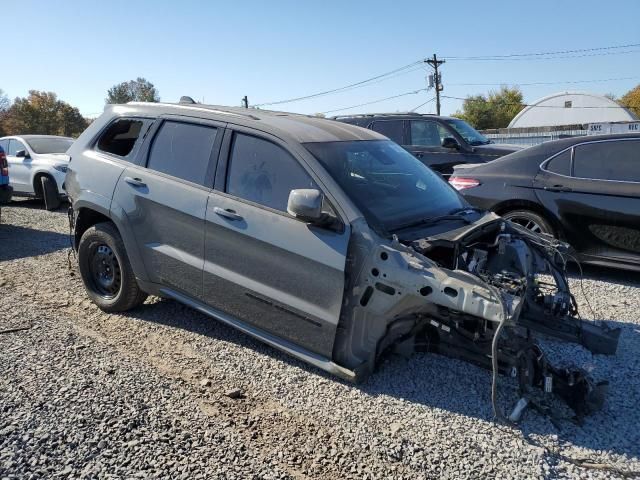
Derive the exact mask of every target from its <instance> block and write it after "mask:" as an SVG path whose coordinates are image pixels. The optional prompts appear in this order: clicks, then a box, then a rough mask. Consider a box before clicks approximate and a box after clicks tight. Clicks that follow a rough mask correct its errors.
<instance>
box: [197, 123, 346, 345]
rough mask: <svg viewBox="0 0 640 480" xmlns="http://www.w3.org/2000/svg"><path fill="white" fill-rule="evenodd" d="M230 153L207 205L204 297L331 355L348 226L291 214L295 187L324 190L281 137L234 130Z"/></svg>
mask: <svg viewBox="0 0 640 480" xmlns="http://www.w3.org/2000/svg"><path fill="white" fill-rule="evenodd" d="M227 150H228V152H229V153H228V154H221V157H222V155H224V158H225V160H226V162H225V163H223V162H222V160H221V163H220V166H219V168H218V173H217V174H216V189H215V190H214V191H213V192H211V194H210V195H209V203H208V206H207V214H206V237H205V249H206V252H205V265H204V295H205V301H206V302H207V303H208V304H209V305H210V306H212V307H214V308H216V309H219V310H222V311H224V312H226V313H228V314H231V315H233V316H234V317H236V318H238V319H240V320H242V321H244V322H246V323H247V324H249V325H252V326H254V327H257V328H259V329H261V330H263V331H266V332H270V333H274V334H276V335H278V336H281V337H284V338H285V339H287V340H290V341H293V342H295V343H297V344H298V345H300V346H302V347H304V348H306V349H308V350H311V351H313V352H315V353H318V354H320V355H323V356H325V357H327V358H330V357H331V353H332V348H333V340H334V337H335V331H336V327H337V324H338V318H339V315H340V308H341V305H342V297H343V292H344V269H345V261H346V252H347V244H348V240H349V228H348V227H345V228H344V230H343V231H341V232H337V231H332V230H327V229H323V228H319V227H315V226H310V225H308V224H306V223H304V222H302V221H300V220H298V219H296V218H294V217H292V216H290V215H289V214H288V213H287V211H286V210H287V200H288V197H289V192H290V191H291V190H292V189H296V188H319V189H321V190H322V187H321V186H319V183H318V181H317V178H316V177H315V176H314V175H313V174H312V173H311V172H310V170H308V168H307V167H306V166H304V165H305V164H304V162H303V161H301V159H300V158H299V156H298V155H296V154H295V153H293V151H292V150H291V149H289V148H288V147H287V145H286V144H284V143H283V142H281V141H280V140H279V139H277V138H275V137H272V136H270V135H268V134H264V133H260V132H255V131H252V130H249V129H245V128H241V127H234V131H233V132H231V131H229V134H228V136H227V137H226V139H225V146H223V152H225V151H227Z"/></svg>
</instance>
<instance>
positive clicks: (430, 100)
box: [409, 97, 436, 112]
mask: <svg viewBox="0 0 640 480" xmlns="http://www.w3.org/2000/svg"><path fill="white" fill-rule="evenodd" d="M435 99H436V97H432V98H430V99H429V100H427V101H426V102H424V103H421V104H420V105H418V106H417V107H414V108H412V109H411V110H409V111H410V112H415V111H416V110H418V109H419V108H420V107H424V106H425V105H426V104H427V103H430V102H433V101H434V100H435Z"/></svg>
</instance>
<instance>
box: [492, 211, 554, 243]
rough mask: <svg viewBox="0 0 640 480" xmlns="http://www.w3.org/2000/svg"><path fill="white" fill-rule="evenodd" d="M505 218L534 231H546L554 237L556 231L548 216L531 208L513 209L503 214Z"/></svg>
mask: <svg viewBox="0 0 640 480" xmlns="http://www.w3.org/2000/svg"><path fill="white" fill-rule="evenodd" d="M502 218H504V219H505V220H510V221H511V222H513V223H517V224H518V225H520V226H522V227H524V228H526V229H527V230H529V231H531V232H533V233H545V234H547V235H551V236H553V237H555V236H556V233H555V231H554V229H553V227H552V226H551V224H550V223H549V222H548V221H547V219H546V218H544V217H543V216H541V215H540V214H538V213H536V212H532V211H531V210H513V211H511V212H507V213H505V214H504V215H502Z"/></svg>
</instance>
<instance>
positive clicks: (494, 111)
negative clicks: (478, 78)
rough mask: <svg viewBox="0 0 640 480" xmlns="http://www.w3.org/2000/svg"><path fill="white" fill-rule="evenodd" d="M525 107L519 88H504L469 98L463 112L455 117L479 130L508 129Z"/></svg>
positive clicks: (463, 105) (465, 102) (464, 104)
mask: <svg viewBox="0 0 640 480" xmlns="http://www.w3.org/2000/svg"><path fill="white" fill-rule="evenodd" d="M524 106H525V105H524V103H523V97H522V92H521V91H520V89H519V88H517V87H513V88H509V87H507V86H502V87H500V90H497V91H495V90H492V91H490V92H489V93H488V95H474V96H469V97H467V98H466V99H465V100H464V103H463V104H462V111H461V112H460V111H458V112H456V113H455V114H454V117H458V118H461V119H463V120H465V121H467V122H468V123H470V124H471V125H473V126H474V127H475V128H477V129H478V130H485V129H489V128H506V127H507V126H508V125H509V122H511V120H512V119H513V117H515V116H516V115H517V114H518V112H519V111H520V110H522V109H523V108H524Z"/></svg>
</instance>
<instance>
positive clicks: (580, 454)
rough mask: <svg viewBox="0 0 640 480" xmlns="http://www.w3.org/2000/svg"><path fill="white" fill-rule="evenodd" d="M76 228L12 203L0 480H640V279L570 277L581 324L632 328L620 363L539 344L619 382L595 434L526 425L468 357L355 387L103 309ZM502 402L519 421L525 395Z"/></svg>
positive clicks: (209, 333) (173, 322)
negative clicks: (498, 413)
mask: <svg viewBox="0 0 640 480" xmlns="http://www.w3.org/2000/svg"><path fill="white" fill-rule="evenodd" d="M67 233H68V226H67V221H66V215H65V212H64V209H61V210H60V211H58V212H53V213H52V212H45V211H43V210H40V209H39V208H38V205H37V204H35V203H34V202H31V201H23V202H14V203H13V204H11V205H10V206H9V207H4V208H3V209H2V225H0V330H6V329H10V328H12V329H15V328H20V327H25V328H26V327H30V328H28V329H26V330H19V331H15V332H12V333H4V334H0V479H3V480H4V479H5V478H6V479H18V478H19V479H31V478H189V479H200V478H207V479H209V478H224V479H226V478H229V479H231V478H238V479H240V478H242V479H244V478H265V479H270V478H274V479H275V478H295V479H304V478H358V479H366V478H376V479H378V478H424V479H431V478H434V479H435V478H451V479H454V478H455V479H459V478H501V479H510V478H514V479H515V478H602V479H605V478H622V477H625V476H626V477H633V476H634V475H635V476H636V477H640V473H638V472H640V432H639V425H640V413H639V411H638V406H639V405H640V379H639V378H638V372H639V371H640V320H639V319H638V306H639V305H640V276H638V275H636V274H630V273H619V272H612V271H606V270H589V271H586V272H585V274H586V276H585V279H584V282H583V289H584V291H583V290H582V289H581V288H580V282H579V280H578V279H577V277H576V278H575V279H574V280H572V287H573V290H574V292H575V294H576V296H577V299H578V303H579V305H580V307H581V309H582V312H583V315H584V316H587V317H589V318H591V317H592V315H591V314H590V313H589V309H588V307H587V306H586V303H585V295H586V296H587V297H588V299H589V301H590V303H591V305H592V306H593V308H594V310H595V311H596V314H597V315H599V316H601V317H602V318H605V319H608V320H611V321H612V322H615V323H616V324H617V325H618V326H620V327H622V330H623V333H622V338H621V341H620V346H619V350H618V355H617V356H614V357H605V356H593V355H591V354H589V353H588V352H587V351H585V350H584V349H583V348H581V347H578V346H574V345H570V344H561V343H556V342H551V341H545V342H544V344H545V348H546V349H547V350H548V352H549V354H550V356H551V357H552V358H553V359H557V361H559V362H563V363H564V362H566V363H574V364H577V365H579V366H583V367H585V368H587V369H588V370H590V371H592V373H593V375H594V376H595V377H596V378H597V379H604V378H607V379H609V380H610V382H611V386H610V392H609V397H608V401H607V403H606V405H605V408H604V410H602V411H601V412H598V413H596V414H594V415H592V416H590V417H588V418H587V419H586V422H585V424H584V425H583V426H577V425H575V424H573V423H572V422H570V421H569V420H566V419H565V420H560V421H558V422H556V424H554V423H552V422H551V421H550V420H549V418H548V417H545V416H543V415H540V414H538V413H536V412H535V411H532V410H528V411H526V412H525V415H524V417H523V420H522V422H521V425H520V427H521V428H520V429H519V430H516V429H510V428H507V427H504V426H499V425H497V424H496V423H494V422H493V420H492V411H491V402H490V381H491V377H490V374H489V372H487V371H485V370H482V369H479V368H476V367H474V366H471V365H469V364H466V363H464V362H460V361H456V360H451V359H447V358H444V357H440V356H437V355H431V354H416V355H414V356H413V357H411V358H410V359H408V360H404V359H400V358H391V359H390V360H388V361H387V362H386V363H385V364H384V365H383V366H382V367H381V369H380V371H379V372H378V373H377V374H376V375H374V376H373V377H372V378H371V379H370V380H369V381H368V382H367V383H365V384H364V385H358V386H356V385H351V384H347V383H345V382H342V381H340V380H337V379H336V378H333V377H330V376H328V375H326V374H324V373H322V372H320V371H318V370H315V369H314V368H312V367H309V366H307V365H305V364H302V363H301V362H298V361H296V360H293V359H291V358H289V357H288V356H286V355H284V354H281V353H279V352H277V351H275V350H273V349H271V348H269V347H267V346H264V345H262V344H260V343H259V342H257V341H254V340H252V339H250V338H249V337H247V336H245V335H243V334H241V333H239V332H236V331H234V330H232V329H230V328H228V327H226V326H223V325H221V324H219V323H217V322H215V321H214V320H212V319H209V318H207V317H205V316H203V315H201V314H199V313H197V312H195V311H193V310H190V309H188V308H186V307H183V306H182V305H180V304H178V303H176V302H173V301H168V300H161V299H157V298H150V299H149V300H147V302H146V304H145V305H143V306H142V307H140V308H138V309H136V310H135V311H133V312H130V313H128V314H126V315H110V314H106V313H103V312H101V311H100V310H99V309H98V308H96V307H95V306H94V305H93V304H92V303H91V302H89V301H88V300H87V297H86V295H85V294H84V290H83V287H82V284H81V281H80V279H79V276H78V275H77V273H76V271H75V267H74V268H73V269H71V270H70V269H69V267H68V245H69V240H68V236H67ZM71 260H72V264H73V259H71ZM238 391H239V392H238ZM238 393H241V395H240V396H239V398H232V397H238V395H237V394H238ZM499 393H500V403H501V404H502V406H503V408H504V409H505V410H509V409H510V408H511V407H512V406H513V404H514V403H515V401H516V400H517V398H516V391H515V387H514V385H513V383H512V382H509V381H507V380H506V379H501V383H500V392H499Z"/></svg>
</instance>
